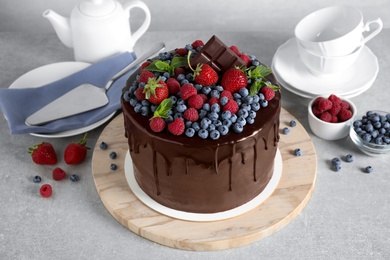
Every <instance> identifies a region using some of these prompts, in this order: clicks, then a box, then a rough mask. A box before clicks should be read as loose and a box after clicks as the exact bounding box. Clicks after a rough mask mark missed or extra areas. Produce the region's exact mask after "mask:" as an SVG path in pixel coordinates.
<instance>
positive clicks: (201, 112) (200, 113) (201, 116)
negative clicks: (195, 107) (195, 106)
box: [199, 109, 208, 119]
mask: <svg viewBox="0 0 390 260" xmlns="http://www.w3.org/2000/svg"><path fill="white" fill-rule="evenodd" d="M207 114H208V113H207V111H206V110H204V109H202V110H200V111H199V118H200V119H203V118H204V117H205V116H207Z"/></svg>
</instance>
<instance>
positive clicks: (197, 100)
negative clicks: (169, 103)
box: [188, 94, 204, 109]
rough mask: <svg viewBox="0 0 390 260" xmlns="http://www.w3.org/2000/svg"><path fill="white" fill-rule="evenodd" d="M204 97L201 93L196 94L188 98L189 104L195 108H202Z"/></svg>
mask: <svg viewBox="0 0 390 260" xmlns="http://www.w3.org/2000/svg"><path fill="white" fill-rule="evenodd" d="M203 104H204V102H203V97H202V96H201V95H200V94H196V95H194V96H191V97H189V98H188V106H189V107H193V108H195V109H201V108H202V107H203Z"/></svg>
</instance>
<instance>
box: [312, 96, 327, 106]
mask: <svg viewBox="0 0 390 260" xmlns="http://www.w3.org/2000/svg"><path fill="white" fill-rule="evenodd" d="M322 99H325V98H323V97H318V98H316V99H315V100H314V101H313V107H314V106H318V103H320V101H321V100H322Z"/></svg>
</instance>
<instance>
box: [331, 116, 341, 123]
mask: <svg viewBox="0 0 390 260" xmlns="http://www.w3.org/2000/svg"><path fill="white" fill-rule="evenodd" d="M330 122H331V123H338V122H339V118H338V117H337V116H336V115H332V119H331V120H330Z"/></svg>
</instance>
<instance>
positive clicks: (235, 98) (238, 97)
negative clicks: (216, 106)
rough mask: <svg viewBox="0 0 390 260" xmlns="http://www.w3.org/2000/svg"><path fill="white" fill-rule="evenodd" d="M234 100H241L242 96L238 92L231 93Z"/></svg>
mask: <svg viewBox="0 0 390 260" xmlns="http://www.w3.org/2000/svg"><path fill="white" fill-rule="evenodd" d="M233 98H234V100H241V98H242V96H241V95H240V94H239V93H233Z"/></svg>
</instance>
